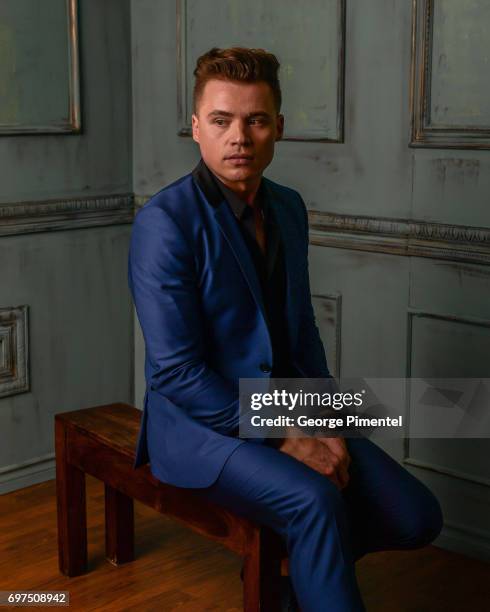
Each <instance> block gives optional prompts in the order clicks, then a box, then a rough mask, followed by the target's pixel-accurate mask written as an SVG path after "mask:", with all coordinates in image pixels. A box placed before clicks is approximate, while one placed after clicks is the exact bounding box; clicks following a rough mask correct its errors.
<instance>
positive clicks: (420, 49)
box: [409, 0, 490, 149]
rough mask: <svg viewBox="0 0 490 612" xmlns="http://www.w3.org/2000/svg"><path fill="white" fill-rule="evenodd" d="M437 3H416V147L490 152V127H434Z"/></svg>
mask: <svg viewBox="0 0 490 612" xmlns="http://www.w3.org/2000/svg"><path fill="white" fill-rule="evenodd" d="M433 31H434V0H412V60H411V69H410V115H411V132H412V133H411V141H410V143H409V144H410V146H412V147H434V148H443V149H490V126H488V125H487V126H481V127H472V126H465V125H433V124H432V122H431V116H430V102H431V77H432V47H433Z"/></svg>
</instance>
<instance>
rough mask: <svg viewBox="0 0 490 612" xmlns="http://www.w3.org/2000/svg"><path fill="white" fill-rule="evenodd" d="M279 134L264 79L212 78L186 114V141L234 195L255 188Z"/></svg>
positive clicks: (277, 117) (281, 124) (281, 121)
mask: <svg viewBox="0 0 490 612" xmlns="http://www.w3.org/2000/svg"><path fill="white" fill-rule="evenodd" d="M283 130H284V117H283V115H278V114H277V112H276V110H275V106H274V97H273V93H272V89H271V87H270V86H269V84H268V83H266V82H264V81H260V82H257V83H242V82H239V81H224V80H221V79H212V80H210V81H208V82H207V83H206V85H205V86H204V90H203V93H202V96H201V99H200V101H199V107H198V108H197V115H196V114H193V115H192V137H193V139H194V140H195V141H196V142H197V143H199V147H200V149H201V156H202V158H203V160H204V163H205V164H206V165H207V166H208V168H210V170H212V171H213V172H214V173H215V174H216V175H217V176H218V178H219V179H221V180H222V181H223V182H224V183H225V184H226V185H227V186H228V187H230V188H231V189H235V190H237V191H241V190H244V189H247V188H249V189H250V187H252V186H254V185H257V184H258V182H259V181H260V177H261V175H262V172H263V171H264V169H265V168H266V167H267V166H268V165H269V164H270V162H271V161H272V158H273V156H274V144H275V142H276V140H280V138H282V134H283ZM237 156H238V157H237Z"/></svg>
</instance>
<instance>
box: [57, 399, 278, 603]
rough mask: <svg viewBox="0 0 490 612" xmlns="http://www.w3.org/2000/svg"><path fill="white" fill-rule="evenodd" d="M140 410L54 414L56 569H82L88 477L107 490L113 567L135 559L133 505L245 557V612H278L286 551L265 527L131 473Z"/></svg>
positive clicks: (143, 473) (140, 472)
mask: <svg viewBox="0 0 490 612" xmlns="http://www.w3.org/2000/svg"><path fill="white" fill-rule="evenodd" d="M140 417H141V412H140V411H139V410H137V409H136V408H134V407H133V406H129V405H127V404H121V403H118V404H109V405H105V406H96V407H94V408H87V409H84V410H76V411H73V412H65V413H61V414H57V415H56V419H55V427H56V488H57V507H58V547H59V548H58V550H59V567H60V570H61V572H63V574H66V575H68V576H77V575H79V574H82V573H84V572H86V571H87V525H86V502H85V474H90V475H91V476H95V477H96V478H98V479H99V480H101V481H102V482H103V483H104V485H105V546H106V557H107V559H108V560H109V561H110V562H111V563H113V564H115V565H119V564H121V563H126V562H128V561H132V560H133V559H134V518H133V500H138V501H139V502H142V503H143V504H146V505H147V506H150V507H151V508H154V509H155V510H157V511H158V512H161V513H162V514H166V515H168V516H171V517H173V518H175V519H176V520H178V521H179V522H181V523H183V524H184V525H187V527H189V528H190V529H192V530H194V531H196V532H197V533H199V534H201V535H203V536H206V537H208V538H211V539H212V540H215V541H216V542H220V543H221V544H223V545H224V546H226V547H227V548H229V549H230V550H232V551H234V552H235V553H237V554H238V555H240V556H241V557H242V558H243V574H242V577H243V604H244V605H243V608H244V610H245V611H246V612H258V611H259V610H260V611H261V612H264V611H265V612H279V610H280V576H281V566H282V570H283V572H285V566H286V563H287V560H286V559H285V557H286V551H285V547H284V545H283V543H282V541H281V540H280V538H279V537H278V536H277V535H276V534H275V533H274V532H273V531H272V530H270V529H267V528H265V527H262V526H260V525H256V524H253V523H251V522H250V521H248V520H246V519H243V518H241V517H239V516H236V515H234V514H233V513H231V512H230V511H228V510H226V509H225V508H222V507H220V506H217V505H215V504H212V503H210V502H207V501H206V500H203V499H202V498H201V497H199V496H198V495H197V494H196V493H195V492H193V491H192V490H189V489H183V488H179V487H174V486H172V485H168V484H164V483H162V482H160V481H158V480H157V479H156V478H154V477H153V476H152V474H151V472H150V470H149V466H148V465H146V466H143V467H140V468H138V469H136V470H135V469H133V467H132V466H133V461H134V454H135V446H136V440H137V435H138V430H139V424H140Z"/></svg>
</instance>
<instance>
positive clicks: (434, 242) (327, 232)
mask: <svg viewBox="0 0 490 612" xmlns="http://www.w3.org/2000/svg"><path fill="white" fill-rule="evenodd" d="M308 217H309V223H310V243H311V244H314V245H318V246H328V247H336V248H344V249H353V250H360V251H371V252H375V253H388V254H391V255H405V256H414V257H431V258H434V259H450V260H452V261H463V262H467V263H477V264H490V228H483V227H471V226H463V225H452V224H447V223H434V222H430V221H419V220H415V219H414V220H411V219H394V218H389V217H369V216H360V215H341V214H337V213H331V212H322V211H311V210H310V211H309V212H308Z"/></svg>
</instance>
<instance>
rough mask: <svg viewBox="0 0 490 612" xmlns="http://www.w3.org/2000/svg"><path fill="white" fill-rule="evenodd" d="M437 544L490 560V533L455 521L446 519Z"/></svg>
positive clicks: (470, 555)
mask: <svg viewBox="0 0 490 612" xmlns="http://www.w3.org/2000/svg"><path fill="white" fill-rule="evenodd" d="M434 544H435V545H436V546H440V547H441V548H446V549H447V550H452V551H456V552H459V553H462V554H464V555H468V556H469V557H473V558H476V559H481V560H483V561H487V562H490V533H489V532H488V531H486V530H483V529H475V528H474V527H469V526H467V525H463V524H461V523H457V522H455V521H448V520H446V521H444V527H443V529H442V533H441V534H440V535H439V537H438V538H437V540H436V541H435V542H434Z"/></svg>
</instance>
